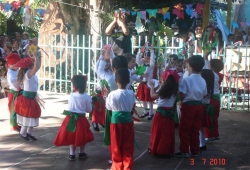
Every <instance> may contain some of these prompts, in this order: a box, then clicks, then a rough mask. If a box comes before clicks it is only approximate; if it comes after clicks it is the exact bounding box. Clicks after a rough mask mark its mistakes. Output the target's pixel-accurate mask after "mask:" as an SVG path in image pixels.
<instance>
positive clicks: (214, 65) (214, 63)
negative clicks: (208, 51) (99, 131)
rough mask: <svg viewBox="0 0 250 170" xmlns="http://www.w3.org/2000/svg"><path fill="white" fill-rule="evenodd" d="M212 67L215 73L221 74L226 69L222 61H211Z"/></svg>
mask: <svg viewBox="0 0 250 170" xmlns="http://www.w3.org/2000/svg"><path fill="white" fill-rule="evenodd" d="M210 67H211V68H213V69H214V71H215V72H220V71H221V70H223V68H224V63H223V61H222V60H220V59H212V60H210Z"/></svg>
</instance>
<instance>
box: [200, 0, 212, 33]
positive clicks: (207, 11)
mask: <svg viewBox="0 0 250 170" xmlns="http://www.w3.org/2000/svg"><path fill="white" fill-rule="evenodd" d="M210 1H211V0H205V5H204V9H203V22H202V29H204V28H205V27H207V26H208V23H209V20H210V7H211V2H210Z"/></svg>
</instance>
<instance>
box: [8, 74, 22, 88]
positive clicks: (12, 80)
mask: <svg viewBox="0 0 250 170" xmlns="http://www.w3.org/2000/svg"><path fill="white" fill-rule="evenodd" d="M17 75H18V71H15V70H12V69H8V72H7V81H8V84H9V88H10V89H12V90H15V91H18V90H20V83H19V82H18V81H17Z"/></svg>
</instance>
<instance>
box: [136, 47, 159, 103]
mask: <svg viewBox="0 0 250 170" xmlns="http://www.w3.org/2000/svg"><path fill="white" fill-rule="evenodd" d="M136 63H137V64H138V66H140V65H145V66H146V70H145V72H144V74H146V73H147V74H148V76H147V77H144V78H143V80H142V81H143V82H141V83H140V84H139V86H138V88H137V94H136V96H137V97H138V98H139V100H141V101H145V102H152V101H154V100H155V99H153V98H151V96H150V88H149V87H148V86H147V82H148V81H150V80H152V77H153V72H154V67H155V54H154V50H150V62H149V63H144V62H143V61H142V60H141V53H140V52H138V54H137V55H136Z"/></svg>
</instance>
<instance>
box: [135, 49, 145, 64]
mask: <svg viewBox="0 0 250 170" xmlns="http://www.w3.org/2000/svg"><path fill="white" fill-rule="evenodd" d="M141 56H142V54H141V53H140V52H138V53H137V55H136V64H137V65H139V66H140V65H143V64H144V63H143V61H142V60H141Z"/></svg>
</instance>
